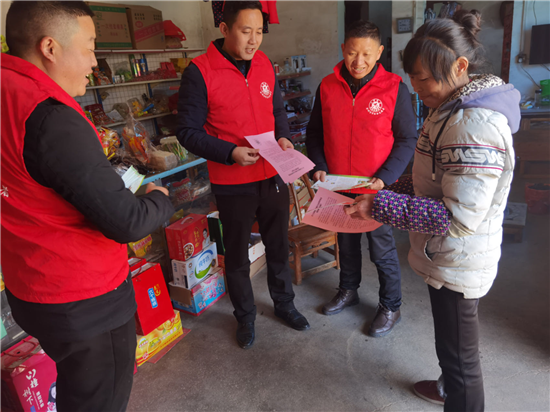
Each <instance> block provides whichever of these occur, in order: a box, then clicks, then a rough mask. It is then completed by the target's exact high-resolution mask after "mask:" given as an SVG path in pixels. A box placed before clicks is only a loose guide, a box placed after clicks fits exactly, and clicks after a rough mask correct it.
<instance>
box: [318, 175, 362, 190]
mask: <svg viewBox="0 0 550 412" xmlns="http://www.w3.org/2000/svg"><path fill="white" fill-rule="evenodd" d="M371 180H372V177H365V176H348V175H326V177H325V181H324V182H321V181H320V180H318V181H317V182H316V183H315V184H314V185H313V186H312V187H313V190H318V189H319V188H323V189H327V190H330V191H331V192H343V191H346V190H354V189H360V188H363V187H368V186H370V184H371Z"/></svg>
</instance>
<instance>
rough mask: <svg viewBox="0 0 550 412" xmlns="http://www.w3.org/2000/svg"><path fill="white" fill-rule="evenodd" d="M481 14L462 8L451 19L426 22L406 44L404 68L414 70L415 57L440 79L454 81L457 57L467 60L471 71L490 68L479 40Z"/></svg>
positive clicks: (410, 71)
mask: <svg viewBox="0 0 550 412" xmlns="http://www.w3.org/2000/svg"><path fill="white" fill-rule="evenodd" d="M480 30H481V13H480V12H479V11H477V10H470V11H468V10H464V9H463V10H459V11H458V12H456V13H455V15H454V16H453V18H452V19H450V18H444V19H441V18H439V19H434V20H429V21H428V22H426V23H425V24H423V25H422V26H421V27H420V28H419V29H418V30H417V31H416V33H415V34H414V36H413V38H412V39H411V40H410V41H409V43H408V44H407V47H405V51H404V53H403V69H404V70H405V73H407V74H412V73H414V65H415V63H416V60H417V59H419V58H420V60H421V62H422V66H423V67H424V68H426V69H429V70H430V71H431V73H432V76H433V78H434V79H435V81H437V82H441V81H445V82H446V83H447V84H449V85H451V83H452V75H451V72H452V69H453V65H454V63H455V62H456V60H457V59H458V58H459V57H461V56H464V57H466V58H467V59H468V63H469V64H468V73H473V72H476V73H481V72H484V71H489V66H490V64H489V62H488V61H487V59H486V57H485V49H484V48H483V45H482V44H481V42H480V41H479V39H478V33H479V32H480Z"/></svg>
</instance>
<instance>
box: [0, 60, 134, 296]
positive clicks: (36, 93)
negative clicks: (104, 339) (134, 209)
mask: <svg viewBox="0 0 550 412" xmlns="http://www.w3.org/2000/svg"><path fill="white" fill-rule="evenodd" d="M1 73H2V89H1V90H2V97H1V101H2V119H1V130H2V137H1V144H2V147H1V149H2V150H1V151H2V154H1V160H2V165H1V174H2V175H1V179H2V180H1V188H2V195H1V196H0V197H1V207H2V221H1V226H2V230H1V232H2V272H3V274H4V280H5V283H6V287H7V288H8V289H9V290H10V292H12V293H13V294H14V295H15V296H16V297H18V298H19V299H22V300H25V301H27V302H35V303H67V302H74V301H78V300H82V299H88V298H93V297H96V296H99V295H102V294H104V293H107V292H109V291H111V290H113V289H115V288H116V287H118V286H119V285H120V284H121V283H122V282H123V281H124V279H125V278H126V276H127V275H128V257H127V252H126V246H125V245H121V244H119V243H116V242H114V241H112V240H109V239H107V238H106V237H105V236H103V235H102V234H101V232H99V230H97V228H96V227H95V226H93V225H92V223H90V222H89V221H88V220H87V219H86V218H85V217H84V215H82V214H81V213H80V212H79V211H78V210H76V209H75V208H74V207H73V206H72V205H71V204H70V203H68V202H67V201H65V200H64V199H63V198H62V197H61V196H60V195H58V194H57V193H56V192H55V191H54V190H53V189H49V188H46V187H44V186H41V185H40V184H38V183H37V182H36V181H35V180H33V179H32V177H31V176H30V175H29V174H28V172H27V170H26V168H25V162H24V160H23V146H24V138H25V121H26V120H27V119H28V118H29V116H30V114H31V113H32V112H33V111H34V109H35V108H36V106H37V105H38V104H39V103H41V102H43V101H44V100H46V99H48V98H50V97H52V98H54V99H56V100H58V101H60V102H61V103H63V104H65V105H67V106H69V107H72V108H73V109H74V110H76V111H77V112H78V113H80V114H81V115H82V118H83V119H84V120H83V122H82V123H83V125H84V124H85V123H84V121H86V122H87V123H88V124H89V125H90V127H91V128H92V129H93V130H94V131H95V128H93V125H92V124H91V123H90V122H89V121H88V119H87V118H86V116H85V115H84V112H83V111H82V109H81V108H80V106H79V105H78V103H77V102H76V101H75V100H74V99H73V98H72V97H70V96H69V95H68V94H67V93H65V91H63V90H62V89H61V88H60V87H59V86H58V85H57V84H56V83H55V82H54V81H53V80H52V79H51V78H50V77H48V76H47V75H46V74H45V73H44V72H42V71H41V70H40V69H38V68H37V67H36V66H34V65H33V64H31V63H29V62H27V61H25V60H22V59H20V58H18V57H14V56H9V55H6V54H3V55H2V71H1ZM83 127H84V126H83Z"/></svg>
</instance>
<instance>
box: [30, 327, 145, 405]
mask: <svg viewBox="0 0 550 412" xmlns="http://www.w3.org/2000/svg"><path fill="white" fill-rule="evenodd" d="M37 339H38V340H39V341H40V345H41V346H42V349H44V352H46V354H47V355H48V356H49V357H50V358H52V359H53V360H54V361H55V363H56V365H57V384H56V389H57V399H56V401H57V402H56V403H57V410H58V411H59V412H78V411H89V412H95V411H101V412H111V411H116V412H121V411H125V410H126V406H127V405H128V400H129V399H130V392H131V391H132V383H133V379H134V363H135V360H136V324H135V319H134V317H133V316H132V318H131V319H130V320H129V321H128V322H127V323H125V324H124V325H122V326H120V327H118V328H116V329H113V330H111V331H107V332H104V333H102V334H100V335H97V336H94V337H93V338H90V339H87V340H84V341H79V342H53V341H49V340H45V339H40V338H39V337H37Z"/></svg>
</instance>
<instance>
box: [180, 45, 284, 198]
mask: <svg viewBox="0 0 550 412" xmlns="http://www.w3.org/2000/svg"><path fill="white" fill-rule="evenodd" d="M223 40H224V39H218V40H216V41H215V42H214V45H215V46H216V48H217V49H218V50H219V51H220V53H221V54H222V55H223V56H224V57H225V58H226V59H227V60H229V61H230V62H231V63H232V64H233V65H235V67H236V68H237V69H239V71H240V72H241V73H242V74H243V76H244V77H245V78H246V76H247V74H248V70H249V68H250V62H248V61H244V60H239V61H236V60H235V59H234V58H233V57H231V56H230V55H229V54H227V53H226V52H225V51H224V50H223V49H222V47H223ZM273 76H276V75H275V70H273ZM207 115H208V91H207V88H206V83H205V82H204V78H203V77H202V74H201V72H200V70H199V68H198V67H197V66H196V65H195V64H193V63H191V64H190V65H189V66H188V67H187V68H186V69H185V71H184V72H183V76H182V78H181V85H180V90H179V100H178V130H177V136H178V140H179V142H180V143H181V144H182V146H183V147H185V148H186V149H187V150H189V151H190V152H191V153H193V154H195V155H197V156H201V157H203V158H205V159H207V160H211V161H214V162H218V163H223V164H226V165H231V164H234V163H235V162H234V161H233V159H232V158H231V154H232V152H233V149H234V148H235V147H237V146H236V145H235V144H234V143H231V142H226V141H225V140H221V139H218V138H217V137H214V136H211V135H209V134H208V133H206V131H205V130H204V125H205V123H206V118H207ZM273 117H274V118H275V137H276V138H277V139H279V138H281V137H286V138H288V139H290V129H289V127H288V117H287V115H286V110H285V108H284V104H283V98H282V96H281V91H280V89H279V82H278V81H277V79H275V88H274V90H273ZM275 179H276V180H277V182H278V183H280V184H284V183H282V179H281V178H280V177H279V176H278V175H277V176H276V177H275ZM212 192H213V193H214V194H216V195H250V196H254V195H257V194H258V193H259V182H252V183H245V184H241V185H216V184H212Z"/></svg>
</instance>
